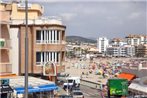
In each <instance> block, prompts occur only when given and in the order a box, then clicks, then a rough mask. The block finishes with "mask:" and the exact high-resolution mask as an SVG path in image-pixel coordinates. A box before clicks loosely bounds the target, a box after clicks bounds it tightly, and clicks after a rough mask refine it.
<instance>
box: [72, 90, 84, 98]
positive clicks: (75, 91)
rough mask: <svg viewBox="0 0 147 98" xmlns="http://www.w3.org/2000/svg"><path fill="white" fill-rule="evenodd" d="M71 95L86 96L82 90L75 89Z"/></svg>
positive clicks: (78, 97)
mask: <svg viewBox="0 0 147 98" xmlns="http://www.w3.org/2000/svg"><path fill="white" fill-rule="evenodd" d="M71 95H72V96H73V98H84V95H83V93H82V91H80V90H73V91H72V92H71Z"/></svg>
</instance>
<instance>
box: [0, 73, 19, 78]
mask: <svg viewBox="0 0 147 98" xmlns="http://www.w3.org/2000/svg"><path fill="white" fill-rule="evenodd" d="M15 76H17V75H16V74H0V78H10V77H15Z"/></svg>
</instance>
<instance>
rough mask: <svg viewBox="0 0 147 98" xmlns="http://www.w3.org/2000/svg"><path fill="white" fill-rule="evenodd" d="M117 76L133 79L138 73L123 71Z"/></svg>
mask: <svg viewBox="0 0 147 98" xmlns="http://www.w3.org/2000/svg"><path fill="white" fill-rule="evenodd" d="M117 77H118V78H123V79H127V80H128V81H131V80H133V79H134V78H135V77H136V75H134V74H130V73H121V74H119V75H118V76H117Z"/></svg>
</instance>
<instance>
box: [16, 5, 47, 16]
mask: <svg viewBox="0 0 147 98" xmlns="http://www.w3.org/2000/svg"><path fill="white" fill-rule="evenodd" d="M18 10H25V4H24V3H21V4H18ZM28 10H38V11H40V13H42V14H43V11H44V8H43V7H42V6H41V5H39V4H28Z"/></svg>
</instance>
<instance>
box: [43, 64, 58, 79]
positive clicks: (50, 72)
mask: <svg viewBox="0 0 147 98" xmlns="http://www.w3.org/2000/svg"><path fill="white" fill-rule="evenodd" d="M43 74H44V75H45V76H56V74H57V68H56V64H55V63H53V62H47V63H45V65H44V66H43Z"/></svg>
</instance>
